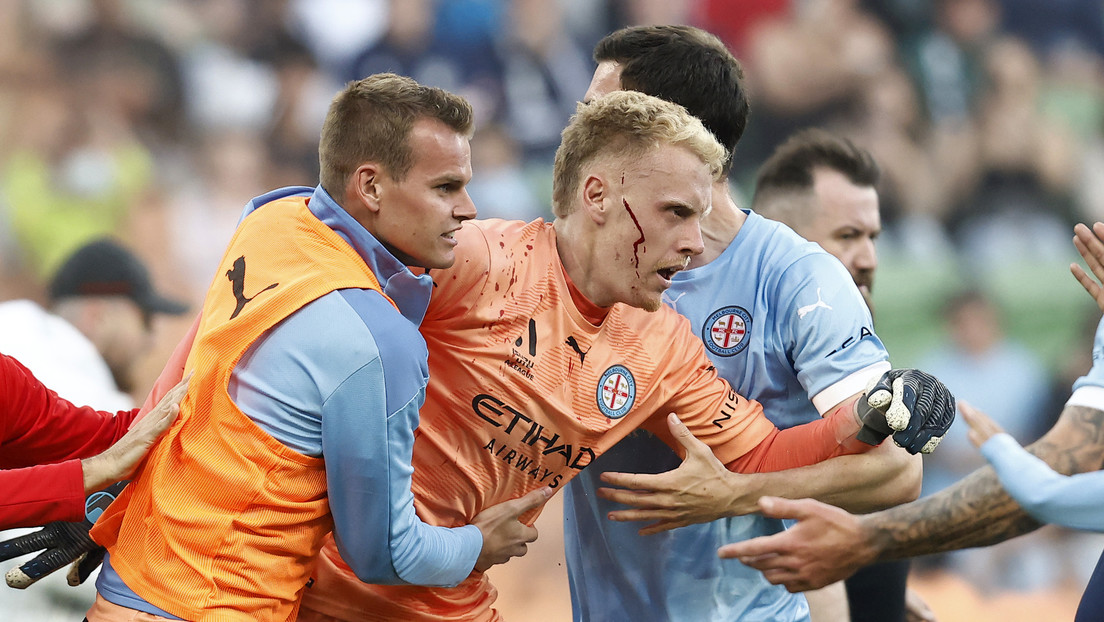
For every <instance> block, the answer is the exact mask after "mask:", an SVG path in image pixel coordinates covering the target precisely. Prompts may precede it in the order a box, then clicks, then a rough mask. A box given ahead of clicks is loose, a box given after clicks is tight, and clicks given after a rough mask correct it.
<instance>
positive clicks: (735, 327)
mask: <svg viewBox="0 0 1104 622" xmlns="http://www.w3.org/2000/svg"><path fill="white" fill-rule="evenodd" d="M750 332H751V314H750V313H748V312H747V311H746V310H745V309H744V308H743V307H721V308H720V309H717V310H716V311H714V312H713V313H712V314H711V315H710V316H709V317H708V318H706V320H705V324H703V325H702V341H704V342H705V347H706V349H708V350H709V351H710V352H712V353H713V354H716V355H717V356H734V355H737V354H739V353H741V352H743V351H744V348H746V347H747V345H748V340H749V337H750V335H749V334H748V333H750Z"/></svg>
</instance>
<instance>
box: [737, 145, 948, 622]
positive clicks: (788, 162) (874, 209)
mask: <svg viewBox="0 0 1104 622" xmlns="http://www.w3.org/2000/svg"><path fill="white" fill-rule="evenodd" d="M880 177H881V171H880V170H879V168H878V164H877V163H876V162H875V161H874V158H873V156H871V155H870V153H869V152H867V151H866V150H865V149H862V148H860V147H858V146H856V145H855V144H854V143H852V142H851V141H850V140H848V139H847V138H844V137H842V136H836V135H835V134H832V133H831V132H827V131H824V130H822V129H818V128H809V129H805V130H801V131H799V132H797V133H795V134H794V135H793V136H791V137H790V138H788V139H787V140H786V141H785V142H783V143H782V144H781V145H779V146H778V147H777V148H776V149H775V150H774V153H772V154H771V156H770V157H769V158H767V161H766V162H764V163H763V165H762V166H760V167H759V171H758V173H757V174H756V183H755V196H754V197H753V198H752V203H751V208H752V210H754V211H755V212H756V213H757V214H761V215H763V216H765V217H767V218H770V219H772V220H777V221H779V222H781V223H783V224H785V225H787V226H788V227H790V228H791V229H793V230H794V231H795V232H796V233H797V234H798V235H800V236H801V237H803V238H805V239H806V240H809V241H810V242H816V243H817V244H819V245H820V247H821V248H823V249H824V250H826V251H828V253H829V254H831V255H833V256H834V257H835V258H836V259H839V260H840V262H842V263H843V267H845V268H847V271H848V272H850V273H851V278H852V279H853V280H854V281H855V285H857V286H858V288H859V292H860V293H861V294H862V295H863V299H864V300H865V301H866V304H867V306H868V307H869V308H870V312H871V314H872V315H873V313H874V305H873V301H872V299H871V292H872V291H873V287H874V271H875V269H876V268H877V267H878V252H877V250H876V248H875V245H874V244H875V241H876V240H877V239H878V236H879V235H880V234H881V232H882V219H881V214H880V212H879V207H878V191H877V186H878V181H879V179H880ZM908 573H909V563H908V562H907V561H903V560H898V561H893V562H886V563H884V564H878V565H876V566H871V567H869V568H864V569H862V570H861V571H859V572H857V573H855V574H854V575H853V576H851V577H848V578H847V580H846V581H845V582H844V584H845V587H846V591H847V601H848V608H849V610H850V612H851V622H882V621H883V620H900V619H901V616H902V612H904V611H905V610H906V607H907V608H909V609H910V610H914V613H917V614H918V615H919V612H921V611H925V612H926V611H927V605H926V604H924V603H923V602H922V600H920V598H919V596H917V595H916V594H915V593H912V594H910V593H909V592H908V587H907V583H908Z"/></svg>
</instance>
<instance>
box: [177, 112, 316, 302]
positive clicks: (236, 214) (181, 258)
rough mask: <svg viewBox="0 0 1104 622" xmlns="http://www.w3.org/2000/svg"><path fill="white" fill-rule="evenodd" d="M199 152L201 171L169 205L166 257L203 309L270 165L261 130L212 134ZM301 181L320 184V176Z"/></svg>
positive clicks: (200, 140)
mask: <svg viewBox="0 0 1104 622" xmlns="http://www.w3.org/2000/svg"><path fill="white" fill-rule="evenodd" d="M316 142H317V141H316ZM196 149H197V157H196V169H195V170H194V171H193V174H192V175H191V176H190V179H189V180H188V181H187V182H186V183H184V184H182V185H180V186H179V187H178V188H177V189H176V190H175V192H174V193H173V195H172V196H171V197H170V198H169V199H168V201H167V204H166V214H165V217H166V226H167V228H168V229H169V230H170V231H172V235H170V236H167V238H166V239H167V242H168V245H169V247H168V248H167V249H165V251H166V254H167V255H168V256H170V257H171V258H172V261H171V264H172V265H173V267H174V269H175V271H176V273H177V275H178V276H179V277H180V278H181V280H182V282H183V283H184V286H185V287H186V288H187V290H188V292H187V298H188V299H189V300H190V301H194V302H196V303H200V302H202V300H203V297H204V295H205V294H206V292H207V288H208V287H210V285H211V279H212V278H213V277H214V275H215V271H216V269H217V268H218V265H219V262H220V261H221V260H222V255H223V252H225V250H226V245H227V244H228V243H229V242H230V236H231V235H233V233H234V229H236V228H237V226H238V220H239V219H240V218H241V214H242V210H243V208H244V207H245V204H246V202H247V201H249V200H250V199H251V198H253V196H254V195H256V191H257V190H256V189H257V188H265V187H267V186H266V185H265V184H266V183H267V182H268V181H269V179H270V176H269V175H268V174H267V173H268V172H269V170H270V167H271V164H270V162H269V160H268V152H267V151H266V150H265V144H264V141H263V138H262V136H261V133H260V132H259V131H256V130H238V131H233V132H210V133H207V134H205V135H203V136H201V137H199V138H198V145H197V147H196ZM317 151H318V147H317V144H316V145H315V153H316V154H317ZM291 179H292V180H294V179H295V178H294V177H293V178H291ZM299 181H301V182H303V183H315V184H317V183H318V176H317V174H315V175H314V177H312V178H310V179H301V180H299ZM291 183H294V182H291Z"/></svg>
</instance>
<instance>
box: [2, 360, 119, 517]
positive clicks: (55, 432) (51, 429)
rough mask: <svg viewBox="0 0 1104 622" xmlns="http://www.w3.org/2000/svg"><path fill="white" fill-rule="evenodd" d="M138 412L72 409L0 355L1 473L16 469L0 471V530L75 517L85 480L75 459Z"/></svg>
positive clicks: (107, 440)
mask: <svg viewBox="0 0 1104 622" xmlns="http://www.w3.org/2000/svg"><path fill="white" fill-rule="evenodd" d="M137 413H138V411H137V410H134V411H123V412H120V413H117V414H113V413H108V412H102V411H98V410H95V409H93V408H89V407H87V406H84V407H77V406H74V405H73V404H71V403H69V402H67V401H66V400H63V399H61V398H60V397H58V395H57V393H54V392H53V391H51V390H49V389H47V388H46V387H45V386H43V384H42V383H41V382H39V381H38V379H36V378H35V377H34V375H33V374H31V372H30V371H29V370H28V369H27V368H26V367H23V365H21V364H20V363H19V362H18V361H16V360H15V359H14V358H12V357H10V356H6V355H3V354H0V469H16V470H3V471H0V527H4V528H6V527H14V526H17V525H26V524H42V523H43V522H48V521H50V520H58V517H61V516H63V517H66V518H72V517H74V516H75V517H76V518H77V519H79V518H80V516H82V515H83V505H84V476H83V472H82V471H81V466H80V462H79V461H78V460H75V458H85V457H88V456H93V455H96V454H98V453H100V452H102V451H103V450H105V449H107V448H108V447H110V446H111V444H112V443H114V442H115V441H116V440H118V439H119V438H120V437H121V436H122V435H123V434H126V431H127V428H128V427H130V423H131V421H133V420H134V417H135V416H136V415H137ZM66 461H68V462H66ZM57 463H62V464H57ZM37 465H50V466H49V467H40V466H37ZM18 467H31V468H25V469H19V468H18ZM53 505H56V506H57V507H50V506H53ZM24 506H25V507H24ZM32 517H33V518H32ZM13 521H16V522H13ZM27 521H30V522H29V523H28V522H27Z"/></svg>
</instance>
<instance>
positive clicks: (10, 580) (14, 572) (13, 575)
mask: <svg viewBox="0 0 1104 622" xmlns="http://www.w3.org/2000/svg"><path fill="white" fill-rule="evenodd" d="M37 580H38V579H32V578H31V577H29V576H27V573H25V572H23V568H12V569H11V570H9V571H8V572H7V574H5V575H4V581H5V582H6V583H7V584H8V587H14V588H15V589H17V590H23V589H26V588H27V586H28V585H31V584H32V583H34V582H35V581H37Z"/></svg>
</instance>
